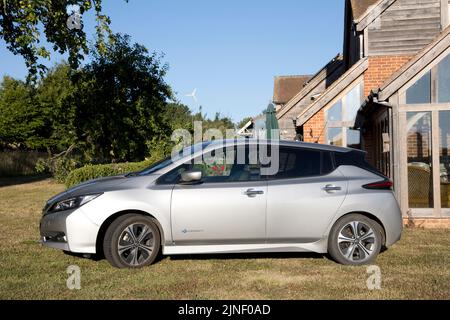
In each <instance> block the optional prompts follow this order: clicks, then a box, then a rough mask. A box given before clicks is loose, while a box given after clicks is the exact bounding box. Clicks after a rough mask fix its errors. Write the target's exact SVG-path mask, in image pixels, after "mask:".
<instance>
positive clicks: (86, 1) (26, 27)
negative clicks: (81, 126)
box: [0, 0, 111, 79]
mask: <svg viewBox="0 0 450 320" xmlns="http://www.w3.org/2000/svg"><path fill="white" fill-rule="evenodd" d="M68 5H75V6H78V7H79V11H80V14H81V15H82V14H84V13H85V12H88V11H90V10H95V15H96V21H97V26H96V46H97V48H98V49H99V50H103V49H104V48H105V37H110V35H111V30H110V27H109V25H110V19H109V17H108V16H106V15H104V14H103V13H102V0H39V1H37V0H1V1H0V38H1V39H3V40H4V41H5V42H6V44H7V47H8V49H9V50H10V51H11V52H12V53H14V54H19V55H21V56H23V58H24V59H25V63H26V65H27V67H28V70H29V72H30V77H32V78H33V79H36V74H37V72H38V71H44V70H46V67H45V65H43V64H41V63H39V59H40V58H49V57H50V52H49V51H48V50H47V48H45V47H44V46H42V45H41V43H42V39H43V38H44V35H45V39H46V41H47V42H48V43H49V44H50V45H51V46H52V47H53V50H55V51H57V52H59V53H68V54H69V63H70V65H71V66H72V68H74V69H76V68H77V67H78V65H79V63H80V61H81V60H82V59H83V56H84V55H85V54H87V53H88V51H89V50H88V45H87V36H86V33H85V32H84V31H83V28H82V25H81V28H78V27H77V28H69V27H68V25H67V21H68V19H69V14H68V12H67V6H68Z"/></svg>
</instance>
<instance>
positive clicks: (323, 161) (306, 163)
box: [265, 147, 334, 180]
mask: <svg viewBox="0 0 450 320" xmlns="http://www.w3.org/2000/svg"><path fill="white" fill-rule="evenodd" d="M333 170H334V168H333V161H332V156H331V153H330V152H326V151H320V150H312V149H311V150H310V149H300V148H289V147H280V152H279V170H278V173H277V174H275V175H273V176H266V177H265V178H266V179H269V180H278V179H293V178H305V177H315V176H321V175H327V174H329V173H331V172H332V171H333Z"/></svg>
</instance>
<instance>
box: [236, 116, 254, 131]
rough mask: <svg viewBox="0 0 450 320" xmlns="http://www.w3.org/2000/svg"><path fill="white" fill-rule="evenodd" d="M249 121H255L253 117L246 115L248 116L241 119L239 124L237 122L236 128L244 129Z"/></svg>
mask: <svg viewBox="0 0 450 320" xmlns="http://www.w3.org/2000/svg"><path fill="white" fill-rule="evenodd" d="M249 121H253V118H252V117H246V118H244V119H242V120H241V121H239V122H238V123H237V124H236V128H237V129H238V130H239V129H242V128H243V127H244V126H245V125H246V124H247V123H248V122H249Z"/></svg>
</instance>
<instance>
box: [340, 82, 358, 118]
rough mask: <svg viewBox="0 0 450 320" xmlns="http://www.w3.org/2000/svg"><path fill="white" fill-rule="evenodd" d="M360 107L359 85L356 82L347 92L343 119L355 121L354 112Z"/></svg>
mask: <svg viewBox="0 0 450 320" xmlns="http://www.w3.org/2000/svg"><path fill="white" fill-rule="evenodd" d="M360 107H361V85H360V84H358V85H357V86H356V87H354V88H353V89H352V91H350V92H349V93H348V94H347V97H346V109H347V110H346V112H347V113H346V115H345V120H344V121H355V119H356V114H357V113H358V110H359V108H360Z"/></svg>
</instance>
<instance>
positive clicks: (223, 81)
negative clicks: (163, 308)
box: [0, 0, 344, 121]
mask: <svg viewBox="0 0 450 320" xmlns="http://www.w3.org/2000/svg"><path fill="white" fill-rule="evenodd" d="M103 2H104V5H103V7H104V12H105V13H106V14H108V15H109V16H110V17H111V19H112V29H113V31H114V32H121V33H127V34H129V35H131V37H132V40H133V41H134V42H138V43H141V44H143V45H145V46H146V47H147V48H148V49H149V50H151V51H157V52H161V53H164V54H165V57H164V61H165V62H167V63H168V64H169V67H170V69H169V72H168V75H167V78H166V81H167V82H168V83H169V84H170V85H171V86H172V88H173V90H174V91H175V93H176V94H177V98H178V99H179V100H180V101H181V102H183V103H185V104H186V105H188V106H189V107H190V108H191V109H192V110H194V111H195V110H198V108H199V106H200V105H201V106H202V107H203V111H204V112H206V113H207V114H208V115H209V116H213V115H214V114H215V113H216V112H220V113H222V114H223V115H226V116H229V117H231V118H232V119H233V120H235V121H239V120H241V119H242V118H244V117H246V116H253V115H257V114H259V113H260V112H261V111H262V110H263V109H264V108H265V107H266V106H267V104H268V102H269V100H270V99H271V98H272V94H273V77H274V76H276V75H291V74H314V73H315V72H316V71H317V70H319V69H320V68H321V67H322V66H323V65H324V64H325V63H327V62H328V61H329V60H330V59H331V58H332V57H334V56H335V55H336V54H337V53H338V52H341V51H342V37H343V22H344V0H227V1H218V0H191V1H186V0H130V1H129V2H128V3H126V2H125V1H120V0H109V1H108V0H104V1H103ZM83 21H84V24H85V27H86V31H87V32H88V34H89V33H90V34H91V35H92V34H93V25H94V21H93V17H92V14H88V15H87V16H85V17H83ZM61 58H62V57H61V56H59V55H54V56H53V58H52V61H50V62H48V63H47V64H49V65H51V64H52V63H53V62H55V61H58V60H60V59H61ZM4 74H8V75H11V76H13V77H17V78H24V77H25V76H26V68H25V65H24V62H23V59H22V58H21V57H17V56H14V55H12V54H11V53H9V51H7V50H6V48H5V43H4V42H0V75H2V76H3V75H4ZM194 88H197V98H198V102H195V101H194V100H193V99H192V98H189V97H186V94H188V93H190V92H192V91H193V89H194Z"/></svg>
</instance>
